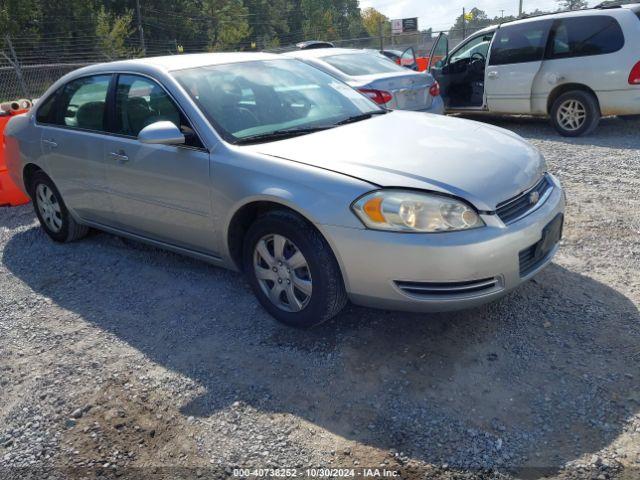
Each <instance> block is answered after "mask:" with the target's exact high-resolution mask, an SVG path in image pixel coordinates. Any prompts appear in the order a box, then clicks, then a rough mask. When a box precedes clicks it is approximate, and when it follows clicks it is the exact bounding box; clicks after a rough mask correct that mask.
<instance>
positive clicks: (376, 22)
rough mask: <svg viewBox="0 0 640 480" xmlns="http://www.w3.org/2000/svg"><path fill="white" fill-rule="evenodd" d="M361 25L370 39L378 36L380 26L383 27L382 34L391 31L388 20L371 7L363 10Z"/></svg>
mask: <svg viewBox="0 0 640 480" xmlns="http://www.w3.org/2000/svg"><path fill="white" fill-rule="evenodd" d="M362 25H363V26H364V29H365V30H366V31H367V33H368V34H369V35H370V36H371V37H377V36H379V35H380V25H382V26H383V33H384V34H388V33H389V32H390V31H391V24H390V23H389V18H388V17H387V16H385V15H383V14H382V13H380V12H379V11H378V10H376V9H375V8H373V7H369V8H365V9H364V10H363V11H362Z"/></svg>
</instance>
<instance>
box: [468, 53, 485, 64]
mask: <svg viewBox="0 0 640 480" xmlns="http://www.w3.org/2000/svg"><path fill="white" fill-rule="evenodd" d="M470 58H471V61H474V60H482V61H483V62H486V61H487V57H485V56H484V54H482V52H473V53H472V54H471V57H470Z"/></svg>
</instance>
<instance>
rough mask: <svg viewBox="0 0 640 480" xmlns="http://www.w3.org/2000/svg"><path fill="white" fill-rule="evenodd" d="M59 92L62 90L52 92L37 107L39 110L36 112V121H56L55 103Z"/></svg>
mask: <svg viewBox="0 0 640 480" xmlns="http://www.w3.org/2000/svg"><path fill="white" fill-rule="evenodd" d="M59 93H60V90H57V91H56V92H54V93H52V94H51V95H49V97H47V98H46V99H44V100H43V101H42V103H41V104H40V105H39V106H38V107H37V108H38V111H37V112H36V121H37V122H38V123H50V124H52V123H56V118H55V117H56V109H55V105H56V100H57V98H58V94H59Z"/></svg>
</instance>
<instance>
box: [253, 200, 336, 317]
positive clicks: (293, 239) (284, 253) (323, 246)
mask: <svg viewBox="0 0 640 480" xmlns="http://www.w3.org/2000/svg"><path fill="white" fill-rule="evenodd" d="M243 267H244V272H245V274H246V276H247V279H248V281H249V283H250V284H251V287H252V289H253V292H254V293H255V295H256V296H257V297H258V300H259V301H260V303H261V304H262V306H263V307H264V308H265V309H266V310H267V311H268V312H269V313H270V314H271V315H272V316H273V317H274V318H275V319H276V320H278V321H280V322H282V323H285V324H287V325H290V326H293V327H301V328H306V327H313V326H315V325H319V324H320V323H323V322H325V321H327V320H329V319H330V318H332V317H334V316H335V315H337V314H338V313H339V312H340V310H342V308H343V307H344V306H345V304H346V303H347V294H346V291H345V287H344V282H343V280H342V275H341V273H340V268H339V266H338V262H337V261H336V258H335V256H334V255H333V252H332V251H331V248H330V247H329V244H328V243H327V242H326V240H325V239H324V238H323V237H322V235H321V234H320V233H319V232H318V231H317V230H316V229H315V228H313V227H312V226H311V225H310V224H309V223H308V222H306V221H305V220H304V219H303V218H302V217H300V216H299V215H297V214H295V213H293V212H289V211H284V210H276V211H271V212H269V213H267V214H265V215H262V216H260V217H259V218H258V219H257V220H256V221H255V222H254V223H253V224H252V225H251V227H250V228H249V231H248V232H247V234H246V236H245V241H244V252H243Z"/></svg>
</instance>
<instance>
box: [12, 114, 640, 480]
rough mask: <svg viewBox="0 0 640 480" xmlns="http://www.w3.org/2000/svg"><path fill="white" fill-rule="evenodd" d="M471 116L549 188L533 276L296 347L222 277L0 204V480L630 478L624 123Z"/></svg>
mask: <svg viewBox="0 0 640 480" xmlns="http://www.w3.org/2000/svg"><path fill="white" fill-rule="evenodd" d="M485 120H486V121H489V122H492V123H495V124H497V125H500V126H503V127H506V128H510V129H512V130H515V131H516V132H517V133H519V134H521V135H523V136H524V137H526V138H528V139H530V140H531V141H532V142H533V143H534V144H535V145H537V146H538V147H539V148H540V149H541V151H542V152H543V153H544V155H545V156H546V158H547V160H548V163H549V166H550V170H551V171H552V172H553V173H555V174H557V175H558V176H559V177H560V178H561V180H562V181H563V183H564V186H565V187H566V190H567V195H568V199H569V205H568V208H567V224H566V230H565V239H564V241H563V245H562V248H561V250H560V252H559V254H558V256H557V258H556V260H555V263H554V264H553V265H551V266H550V267H549V268H548V269H546V270H545V271H544V272H543V273H541V274H540V275H539V276H538V277H537V278H536V279H535V280H533V281H531V282H529V283H527V284H526V285H524V286H523V287H522V288H520V289H518V290H517V291H515V292H514V293H512V294H510V295H509V296H507V297H506V298H504V299H503V300H501V301H499V302H497V303H494V304H491V305H488V306H486V307H483V308H479V309H475V310H470V311H465V312H459V313H455V314H442V315H410V314H404V313H396V312H384V311H375V310H368V309H363V308H358V307H354V306H349V307H348V308H347V309H346V310H345V311H344V312H343V313H342V314H341V315H340V316H339V317H338V318H337V319H335V321H332V322H330V323H328V324H326V325H323V326H322V327H320V328H317V329H315V330H312V331H307V332H301V331H296V330H291V329H288V328H286V327H282V326H280V325H278V324H276V323H275V322H274V321H272V320H271V319H270V317H268V316H267V315H266V314H265V312H264V311H262V310H261V308H259V307H258V305H257V302H256V301H255V300H254V297H253V295H252V294H251V292H250V290H249V288H248V286H247V285H246V284H245V282H244V281H243V279H242V278H241V277H240V276H239V275H238V274H235V273H232V272H227V271H223V270H220V269H216V268H213V267H211V266H208V265H206V264H203V263H199V262H197V261H194V260H191V259H188V258H184V257H180V256H177V255H174V254H172V253H168V252H164V251H161V250H157V249H154V248H150V247H147V246H145V245H141V244H138V243H135V242H132V241H128V240H122V239H119V238H116V237H114V236H111V235H107V234H104V233H97V232H96V233H93V234H91V235H90V237H89V238H87V239H85V240H83V241H81V242H77V243H74V244H68V245H58V244H54V243H53V242H51V241H49V240H48V239H47V238H46V237H45V235H44V233H43V232H42V231H41V230H40V229H39V228H37V224H36V221H35V217H34V214H33V213H32V210H31V207H30V206H25V207H19V208H3V209H0V259H1V263H0V291H1V292H2V302H1V304H0V478H2V479H3V480H4V479H5V478H6V479H9V478H29V477H31V478H52V479H53V478H56V479H57V478H96V477H105V478H110V477H116V476H118V477H121V478H139V477H142V476H144V477H145V478H146V477H149V478H171V479H173V478H224V477H226V476H231V475H232V470H233V468H234V467H243V468H249V467H256V468H258V467H264V468H266V467H289V468H294V467H297V468H300V469H303V468H306V467H332V468H333V467H345V468H363V467H371V468H380V469H382V468H387V469H389V470H396V471H399V472H400V476H401V478H411V479H413V478H425V477H426V478H465V479H467V478H509V477H512V476H515V477H518V478H538V477H540V476H542V475H549V476H552V477H559V478H594V479H607V478H629V479H631V478H639V477H640V413H639V412H640V388H639V387H640V369H639V367H638V365H639V361H640V314H639V312H638V306H639V304H640V275H638V267H639V266H640V247H639V243H638V238H639V234H640V213H638V212H640V175H639V174H640V153H639V152H640V150H639V149H640V137H639V136H638V131H639V129H640V123H633V122H625V121H623V120H621V119H615V118H613V119H606V120H604V121H603V122H602V125H601V126H600V128H599V129H598V130H597V132H596V133H595V135H593V136H591V137H588V138H582V139H564V138H560V137H558V136H556V134H555V133H554V132H553V131H552V129H551V128H550V127H549V126H548V124H547V123H546V122H545V121H542V120H537V119H528V118H522V119H515V120H514V119H511V120H504V119H494V118H488V119H485Z"/></svg>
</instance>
